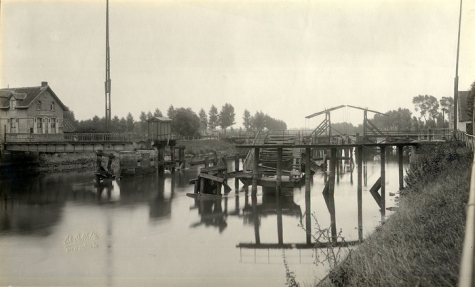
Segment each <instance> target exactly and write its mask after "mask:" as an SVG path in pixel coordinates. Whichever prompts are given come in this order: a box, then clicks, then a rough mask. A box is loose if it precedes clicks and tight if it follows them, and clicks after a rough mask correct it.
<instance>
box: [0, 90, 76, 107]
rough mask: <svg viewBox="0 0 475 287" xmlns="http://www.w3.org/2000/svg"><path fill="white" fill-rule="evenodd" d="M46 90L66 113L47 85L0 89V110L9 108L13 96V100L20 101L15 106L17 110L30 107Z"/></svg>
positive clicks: (61, 103)
mask: <svg viewBox="0 0 475 287" xmlns="http://www.w3.org/2000/svg"><path fill="white" fill-rule="evenodd" d="M46 90H48V91H49V92H50V93H51V95H52V96H53V98H54V99H55V101H56V102H57V103H58V104H59V105H60V106H61V108H62V109H63V110H64V111H68V110H69V109H68V107H66V106H65V105H64V104H63V102H61V100H60V99H59V98H58V96H57V95H56V94H55V93H54V92H53V90H52V89H51V88H50V87H49V85H48V84H45V85H42V86H39V87H24V88H6V89H0V101H1V102H0V108H9V107H10V101H9V100H10V97H11V96H14V97H15V99H17V100H20V102H19V103H18V104H17V106H16V108H17V109H26V108H28V107H29V106H31V104H32V103H34V102H35V100H36V99H37V98H38V97H39V96H41V95H42V94H43V93H44V92H45V91H46Z"/></svg>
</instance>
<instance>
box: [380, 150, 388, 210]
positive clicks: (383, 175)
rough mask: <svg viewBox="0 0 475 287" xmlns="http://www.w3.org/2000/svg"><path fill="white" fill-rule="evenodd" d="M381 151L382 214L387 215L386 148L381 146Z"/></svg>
mask: <svg viewBox="0 0 475 287" xmlns="http://www.w3.org/2000/svg"><path fill="white" fill-rule="evenodd" d="M379 149H380V151H381V216H382V217H384V216H385V215H386V148H385V146H380V147H379Z"/></svg>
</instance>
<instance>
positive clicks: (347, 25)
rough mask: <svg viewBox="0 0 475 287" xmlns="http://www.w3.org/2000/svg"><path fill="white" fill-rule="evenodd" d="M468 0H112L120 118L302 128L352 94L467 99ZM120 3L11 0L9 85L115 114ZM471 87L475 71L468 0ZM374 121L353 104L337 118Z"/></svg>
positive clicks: (389, 101) (7, 2)
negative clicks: (219, 116) (192, 117)
mask: <svg viewBox="0 0 475 287" xmlns="http://www.w3.org/2000/svg"><path fill="white" fill-rule="evenodd" d="M459 3H460V2H459V1H458V0H443V1H438V0H425V1H423V0H398V1H392V0H388V1H383V0H374V1H373V0H359V1H347V0H345V1H335V0H314V1H301V0H294V1H219V0H215V1H200V0H197V1H125V0H122V1H119V0H110V2H109V9H110V47H111V79H112V105H111V107H112V116H115V115H117V116H119V117H125V116H126V115H127V113H128V112H131V113H132V115H133V116H134V118H135V119H136V120H138V117H139V114H140V112H141V111H145V112H148V111H152V112H153V111H154V110H155V108H159V109H160V110H161V111H162V112H163V113H164V114H166V110H167V109H168V107H169V106H170V105H173V106H174V107H175V108H178V107H190V108H192V109H193V110H194V111H195V112H198V111H199V110H200V109H201V108H204V109H205V110H206V111H207V112H208V111H209V109H210V107H211V105H212V104H214V105H215V106H216V107H217V108H218V110H220V109H221V107H222V106H223V105H224V104H225V103H230V104H232V105H233V106H234V108H235V112H236V122H237V125H236V127H239V126H241V125H242V114H243V112H244V109H246V108H247V109H248V110H249V111H250V112H251V114H254V113H255V112H256V111H263V112H264V113H267V114H269V115H270V116H272V117H274V118H277V119H282V120H284V121H285V122H286V123H287V126H288V127H309V128H311V127H315V126H316V125H317V124H318V123H319V122H320V121H321V120H322V119H323V118H321V117H317V118H315V119H312V120H305V116H306V115H310V114H313V113H315V112H318V111H322V110H324V109H325V108H331V107H334V106H338V105H342V104H349V105H354V106H359V107H366V108H369V109H373V110H377V111H381V112H387V111H389V110H392V109H397V108H399V107H402V108H410V109H411V110H412V109H413V105H412V98H413V97H414V96H417V95H420V94H423V95H424V94H428V95H433V96H435V97H437V98H438V99H440V98H441V97H444V96H445V97H447V96H453V87H454V76H455V62H456V61H455V59H456V47H457V29H458V15H459ZM105 12H106V1H105V0H102V1H92V0H91V1H74V0H63V1H20V0H3V1H1V29H2V31H1V51H2V58H1V61H2V62H1V69H2V70H1V83H0V84H1V87H2V88H6V87H7V86H9V87H24V86H39V85H40V83H41V81H47V82H48V83H49V85H50V86H51V88H52V89H53V91H54V92H55V93H56V94H57V95H58V96H59V97H60V98H61V100H62V101H63V102H64V104H65V105H67V106H68V107H69V108H70V109H71V110H73V111H74V113H75V115H76V118H77V119H79V120H82V119H88V118H92V117H93V116H94V115H98V116H100V117H102V116H104V110H105V103H104V81H105V23H106V20H105V14H106V13H105ZM459 78H460V80H459V90H467V89H469V87H470V84H471V83H472V82H473V81H474V80H475V1H474V0H464V3H463V11H462V32H461V47H460V62H459ZM344 120H351V121H352V122H353V123H354V124H358V123H362V120H363V112H362V111H360V110H354V109H341V110H339V111H335V112H334V113H332V121H333V122H340V121H344Z"/></svg>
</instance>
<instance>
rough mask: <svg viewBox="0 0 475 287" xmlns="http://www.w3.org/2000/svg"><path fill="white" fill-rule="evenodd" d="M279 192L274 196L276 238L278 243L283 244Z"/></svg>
mask: <svg viewBox="0 0 475 287" xmlns="http://www.w3.org/2000/svg"><path fill="white" fill-rule="evenodd" d="M280 197H281V194H278V195H277V196H276V197H275V200H276V205H277V238H278V241H279V244H284V231H283V230H284V225H283V223H282V205H281V202H280V200H281V198H280Z"/></svg>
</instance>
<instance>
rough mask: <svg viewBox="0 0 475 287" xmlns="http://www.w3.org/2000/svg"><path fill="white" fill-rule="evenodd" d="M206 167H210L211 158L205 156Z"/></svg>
mask: <svg viewBox="0 0 475 287" xmlns="http://www.w3.org/2000/svg"><path fill="white" fill-rule="evenodd" d="M205 167H209V156H205Z"/></svg>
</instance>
